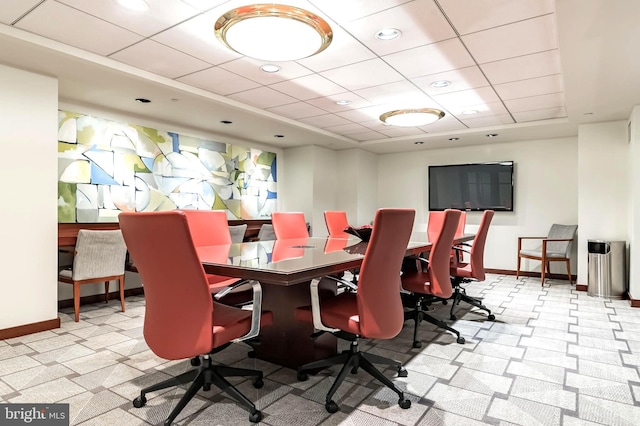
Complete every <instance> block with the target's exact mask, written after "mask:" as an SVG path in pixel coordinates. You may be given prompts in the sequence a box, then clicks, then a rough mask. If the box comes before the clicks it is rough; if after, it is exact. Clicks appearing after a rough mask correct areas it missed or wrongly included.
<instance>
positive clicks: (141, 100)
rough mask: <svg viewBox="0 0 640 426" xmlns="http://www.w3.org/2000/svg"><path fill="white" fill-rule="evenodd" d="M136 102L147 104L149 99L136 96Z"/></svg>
mask: <svg viewBox="0 0 640 426" xmlns="http://www.w3.org/2000/svg"><path fill="white" fill-rule="evenodd" d="M136 102H138V103H141V104H148V103H149V102H151V101H150V100H149V99H145V98H136Z"/></svg>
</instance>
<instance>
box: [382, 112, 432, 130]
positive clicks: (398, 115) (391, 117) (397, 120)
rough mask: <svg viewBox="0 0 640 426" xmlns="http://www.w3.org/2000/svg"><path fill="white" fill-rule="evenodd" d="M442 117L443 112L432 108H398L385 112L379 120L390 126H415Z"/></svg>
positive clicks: (429, 122)
mask: <svg viewBox="0 0 640 426" xmlns="http://www.w3.org/2000/svg"><path fill="white" fill-rule="evenodd" d="M442 117H444V112H443V111H440V110H439V109H434V108H420V109H398V110H395V111H389V112H385V113H384V114H382V115H381V116H380V121H382V122H383V123H387V124H389V125H392V126H400V127H417V126H424V125H427V124H431V123H434V122H436V121H438V120H440V119H441V118H442Z"/></svg>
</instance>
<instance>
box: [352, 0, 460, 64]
mask: <svg viewBox="0 0 640 426" xmlns="http://www.w3.org/2000/svg"><path fill="white" fill-rule="evenodd" d="M343 26H344V28H345V29H346V30H347V31H348V32H349V33H351V34H353V35H354V36H355V37H356V38H357V39H358V40H360V41H361V42H362V43H364V44H365V45H366V46H367V47H368V48H369V49H371V50H372V51H374V52H375V53H376V54H378V55H380V56H381V55H388V54H390V53H395V52H398V51H400V50H406V49H411V48H414V47H418V46H422V45H425V44H431V43H435V42H438V41H442V40H446V39H450V38H454V37H456V33H455V32H454V31H453V29H452V28H451V26H450V25H449V23H448V22H447V20H446V19H445V17H444V16H443V15H442V13H441V12H440V9H438V7H437V6H436V4H435V3H434V2H433V0H415V1H413V2H411V3H407V4H406V5H405V7H402V8H400V7H395V8H390V9H386V10H383V11H381V12H378V13H375V14H372V15H367V16H365V17H364V18H361V19H357V20H355V21H352V22H349V23H346V24H344V25H343ZM383 28H396V29H398V30H400V31H401V32H402V34H401V36H400V38H398V39H395V40H380V39H378V38H376V36H375V35H376V33H377V32H378V31H380V30H381V29H383ZM425 29H428V30H425Z"/></svg>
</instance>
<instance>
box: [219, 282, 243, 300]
mask: <svg viewBox="0 0 640 426" xmlns="http://www.w3.org/2000/svg"><path fill="white" fill-rule="evenodd" d="M245 284H249V280H240V281H236V282H235V283H233V284H231V285H230V286H227V287H223V288H222V290H220V291H219V292H217V293H216V294H214V295H213V298H214V299H216V300H220V299H222V298H223V297H225V296H226V295H227V294H229V293H231V292H232V291H233V290H235V289H236V288H238V287H240V286H242V285H245Z"/></svg>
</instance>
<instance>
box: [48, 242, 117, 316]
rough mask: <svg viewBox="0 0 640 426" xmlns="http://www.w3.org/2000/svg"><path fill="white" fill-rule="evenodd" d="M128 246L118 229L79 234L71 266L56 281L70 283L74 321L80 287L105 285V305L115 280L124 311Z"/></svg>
mask: <svg viewBox="0 0 640 426" xmlns="http://www.w3.org/2000/svg"><path fill="white" fill-rule="evenodd" d="M126 256H127V246H126V245H125V243H124V239H123V238H122V232H121V231H120V230H119V229H114V230H104V231H94V230H89V229H81V230H79V231H78V239H77V241H76V246H75V251H74V257H73V266H72V268H71V269H64V270H62V271H60V273H59V274H58V281H60V282H63V283H68V284H73V307H74V311H75V320H76V322H77V321H79V319H80V285H82V284H89V283H97V282H104V292H105V302H108V301H109V281H111V280H118V285H119V287H120V302H121V305H122V312H124V266H125V258H126Z"/></svg>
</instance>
